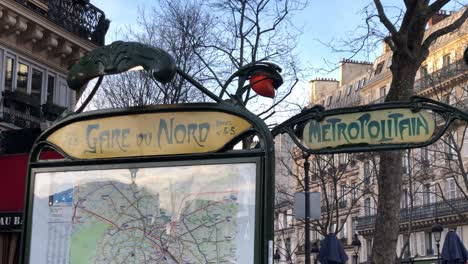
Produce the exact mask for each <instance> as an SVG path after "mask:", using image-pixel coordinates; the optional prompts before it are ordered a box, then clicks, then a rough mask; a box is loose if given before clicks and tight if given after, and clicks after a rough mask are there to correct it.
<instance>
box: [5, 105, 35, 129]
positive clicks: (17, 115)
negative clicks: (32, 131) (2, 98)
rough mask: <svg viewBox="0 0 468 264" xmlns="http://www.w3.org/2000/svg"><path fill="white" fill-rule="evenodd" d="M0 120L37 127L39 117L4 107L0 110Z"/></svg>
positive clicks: (20, 125) (25, 126)
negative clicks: (0, 115)
mask: <svg viewBox="0 0 468 264" xmlns="http://www.w3.org/2000/svg"><path fill="white" fill-rule="evenodd" d="M1 114H2V117H1V118H0V120H1V121H3V122H5V123H9V124H12V125H14V126H17V127H21V128H39V127H40V126H41V119H39V118H37V117H34V116H32V115H30V114H27V113H23V112H20V111H17V110H12V109H9V108H6V107H4V108H3V111H2V112H1Z"/></svg>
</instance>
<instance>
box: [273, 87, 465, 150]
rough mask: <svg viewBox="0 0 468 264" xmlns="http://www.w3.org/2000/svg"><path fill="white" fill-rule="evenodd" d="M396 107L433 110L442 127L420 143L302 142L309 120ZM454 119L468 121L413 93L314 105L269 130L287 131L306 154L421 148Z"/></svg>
mask: <svg viewBox="0 0 468 264" xmlns="http://www.w3.org/2000/svg"><path fill="white" fill-rule="evenodd" d="M396 108H406V109H410V110H411V111H413V112H418V111H420V110H422V109H425V110H430V111H432V112H433V113H435V114H437V115H439V116H440V117H441V118H443V120H444V121H445V124H443V125H442V127H439V128H438V130H437V131H436V132H435V133H434V134H433V135H432V137H431V138H430V140H428V141H426V142H422V143H404V144H379V145H370V144H369V145H364V144H360V145H342V146H338V147H330V148H322V149H318V150H312V149H309V148H308V147H307V146H305V145H304V143H303V142H302V139H301V138H302V135H301V133H302V129H303V128H304V126H305V124H306V123H307V122H308V121H310V120H315V121H317V122H319V121H321V120H323V119H324V118H325V117H329V116H334V115H341V114H350V113H361V112H368V111H375V110H385V109H396ZM455 120H463V121H468V113H466V112H464V111H462V110H460V109H458V108H456V107H453V106H450V105H447V104H444V103H441V102H438V101H434V100H431V99H428V98H425V97H419V96H414V97H412V98H411V100H410V101H409V102H388V103H382V104H374V105H362V106H356V107H348V108H337V109H331V110H325V109H324V108H323V106H321V105H316V106H314V107H312V108H310V109H307V110H305V111H303V112H301V113H300V114H298V115H295V116H293V117H291V118H290V119H288V120H286V121H285V122H283V123H281V124H280V125H278V126H276V127H275V128H273V130H272V134H273V136H276V135H278V134H283V133H287V134H288V135H289V136H290V137H291V138H292V140H293V141H294V143H295V144H296V146H297V147H299V148H300V149H301V150H302V151H303V152H304V153H309V154H334V153H344V152H346V153H351V152H366V151H384V150H399V149H409V148H421V147H425V146H428V145H430V144H432V143H434V142H436V141H437V140H438V139H439V138H440V137H441V136H442V135H443V134H444V133H445V131H446V130H447V129H448V127H449V126H450V124H451V123H452V122H454V121H455Z"/></svg>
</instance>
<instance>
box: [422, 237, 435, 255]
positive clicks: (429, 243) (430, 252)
mask: <svg viewBox="0 0 468 264" xmlns="http://www.w3.org/2000/svg"><path fill="white" fill-rule="evenodd" d="M424 248H425V249H426V255H428V256H430V255H434V249H433V248H432V232H429V231H426V232H424Z"/></svg>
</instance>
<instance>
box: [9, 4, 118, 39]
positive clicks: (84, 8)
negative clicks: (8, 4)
mask: <svg viewBox="0 0 468 264" xmlns="http://www.w3.org/2000/svg"><path fill="white" fill-rule="evenodd" d="M16 2H18V3H20V4H22V5H24V6H26V7H28V8H29V9H31V10H33V11H34V12H36V13H38V14H40V15H42V16H44V17H45V18H47V19H49V20H50V21H52V22H54V23H55V24H57V25H59V26H61V27H63V28H64V29H66V30H67V31H70V32H72V33H74V34H76V35H78V36H80V37H81V38H84V39H87V40H89V41H92V42H94V43H95V44H98V45H104V38H105V36H106V33H107V30H108V29H109V24H110V21H109V20H108V19H106V16H105V14H104V12H103V11H101V10H100V9H99V8H97V7H95V6H94V5H92V4H90V3H89V1H86V0H43V1H42V2H44V4H45V5H46V6H47V8H46V9H43V8H40V7H38V6H36V5H35V4H34V3H32V1H29V0H16Z"/></svg>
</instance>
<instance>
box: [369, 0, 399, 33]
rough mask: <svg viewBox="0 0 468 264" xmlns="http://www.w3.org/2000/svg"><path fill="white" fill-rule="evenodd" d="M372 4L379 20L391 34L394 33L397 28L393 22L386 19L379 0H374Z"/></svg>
mask: <svg viewBox="0 0 468 264" xmlns="http://www.w3.org/2000/svg"><path fill="white" fill-rule="evenodd" d="M374 4H375V7H376V8H377V12H378V14H379V19H380V22H382V24H383V25H384V26H385V27H386V28H387V29H388V31H390V33H391V34H392V35H394V34H396V33H397V30H396V28H395V25H393V23H392V22H390V20H389V19H388V17H387V15H386V14H385V11H384V9H383V6H382V3H381V2H380V0H374Z"/></svg>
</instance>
